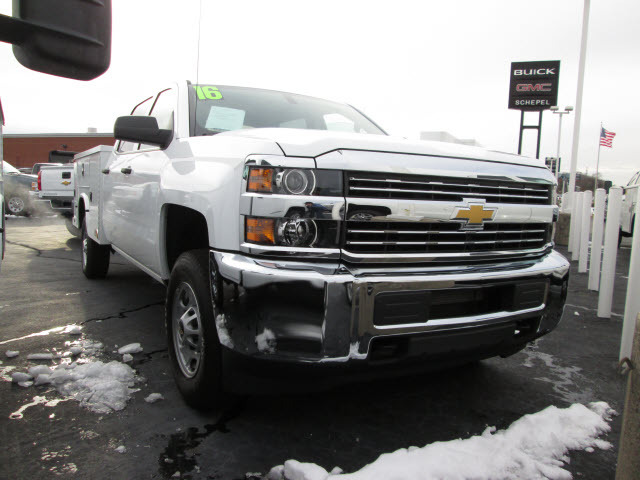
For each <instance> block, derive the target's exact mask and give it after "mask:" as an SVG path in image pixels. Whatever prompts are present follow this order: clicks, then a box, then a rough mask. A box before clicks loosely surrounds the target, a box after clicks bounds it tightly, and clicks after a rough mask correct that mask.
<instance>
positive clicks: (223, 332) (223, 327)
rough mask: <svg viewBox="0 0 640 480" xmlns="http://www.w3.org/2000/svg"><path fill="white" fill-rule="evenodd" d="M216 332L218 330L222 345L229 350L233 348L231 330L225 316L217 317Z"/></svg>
mask: <svg viewBox="0 0 640 480" xmlns="http://www.w3.org/2000/svg"><path fill="white" fill-rule="evenodd" d="M216 330H218V338H219V339H220V344H221V345H224V346H225V347H227V348H233V340H231V336H230V335H229V329H228V328H227V317H225V316H224V314H220V315H218V316H217V317H216Z"/></svg>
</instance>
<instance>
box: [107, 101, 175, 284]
mask: <svg viewBox="0 0 640 480" xmlns="http://www.w3.org/2000/svg"><path fill="white" fill-rule="evenodd" d="M176 101H177V97H176V92H175V90H174V89H166V90H163V91H161V92H160V93H159V94H158V95H157V97H156V99H155V101H154V103H153V106H152V108H151V113H150V115H151V116H153V117H156V119H157V121H158V126H159V127H160V128H164V129H170V130H173V112H174V111H175V105H176ZM169 148H171V147H169ZM120 157H121V161H120V162H119V163H118V164H117V165H115V171H114V172H112V173H114V174H115V175H114V177H113V178H117V179H118V184H117V189H118V192H117V195H116V191H115V190H114V191H113V192H112V195H114V196H115V197H114V205H115V208H118V209H119V210H120V212H119V215H121V216H122V215H124V216H125V217H126V221H125V222H122V226H123V227H124V228H126V231H121V232H119V233H118V235H119V240H118V241H119V242H120V244H119V245H118V244H116V246H118V247H119V248H121V249H122V250H123V251H124V252H125V253H127V254H128V255H130V256H131V257H132V258H133V259H135V260H137V261H138V262H140V263H142V264H143V265H144V266H145V267H147V268H149V269H151V270H152V271H154V272H156V273H159V272H160V243H161V242H160V205H159V195H160V173H161V171H162V169H163V168H164V167H165V165H166V164H167V163H168V162H169V157H168V156H167V153H166V151H165V150H162V149H160V148H159V147H157V146H155V145H144V144H142V145H140V146H139V148H138V150H136V151H135V152H132V153H128V154H124V155H121V156H120ZM114 186H115V185H114Z"/></svg>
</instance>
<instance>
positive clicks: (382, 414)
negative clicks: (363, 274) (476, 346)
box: [0, 218, 630, 480]
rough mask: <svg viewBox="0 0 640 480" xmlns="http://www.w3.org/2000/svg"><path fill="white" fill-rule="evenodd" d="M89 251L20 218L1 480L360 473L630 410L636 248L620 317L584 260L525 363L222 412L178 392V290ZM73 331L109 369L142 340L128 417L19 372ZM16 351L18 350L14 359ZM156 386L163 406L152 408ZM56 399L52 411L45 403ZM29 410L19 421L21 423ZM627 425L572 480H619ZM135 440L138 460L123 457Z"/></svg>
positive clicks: (0, 411)
mask: <svg viewBox="0 0 640 480" xmlns="http://www.w3.org/2000/svg"><path fill="white" fill-rule="evenodd" d="M560 251H561V252H563V253H566V252H564V251H563V249H560ZM79 255H80V241H79V240H78V239H76V238H75V237H72V236H71V235H70V234H69V233H68V232H67V230H66V228H65V226H64V223H63V221H62V219H59V218H45V219H34V218H10V219H8V222H7V253H6V257H5V260H4V262H3V263H2V271H1V273H0V352H2V355H0V359H1V360H2V364H1V365H0V368H1V369H2V379H3V380H4V381H2V382H0V425H2V426H1V428H0V431H1V432H2V447H3V448H2V449H0V478H3V479H4V478H12V479H21V478H25V479H26V478H29V479H32V478H50V477H55V476H58V475H62V476H70V477H76V478H87V479H102V478H104V479H107V478H108V479H113V478H122V479H134V478H135V479H138V478H140V479H141V478H158V479H163V478H193V479H201V478H202V479H245V478H261V474H266V473H267V472H268V471H269V469H270V468H271V467H273V466H275V465H279V464H282V463H283V462H284V461H285V460H287V459H290V458H295V459H297V460H299V461H304V462H314V463H317V464H319V465H322V466H323V467H325V468H327V469H331V468H332V467H334V466H335V465H338V466H340V467H341V468H342V469H344V470H345V471H346V472H350V471H355V470H358V469H360V468H362V467H363V466H364V465H366V464H368V463H370V462H372V461H373V460H375V459H376V458H377V457H378V456H379V455H380V454H381V453H384V452H391V451H394V450H396V449H398V448H403V447H409V446H412V445H417V446H424V445H426V444H429V443H431V442H435V441H443V440H450V439H455V438H460V437H462V438H465V437H468V436H471V435H477V434H479V433H481V432H482V431H483V430H484V429H485V427H486V426H487V425H493V426H496V427H497V428H498V429H501V428H506V427H508V426H509V424H511V423H512V422H513V421H515V420H517V419H518V418H520V417H522V416H523V415H524V414H527V413H534V412H538V411H540V410H542V409H544V408H546V407H548V406H549V405H555V406H558V407H566V406H568V405H570V404H572V403H576V402H579V403H584V404H586V403H588V402H592V401H606V402H608V403H609V404H610V405H611V407H613V408H614V409H615V410H616V411H618V412H619V413H622V409H623V399H624V395H623V393H624V385H625V378H624V377H622V376H620V375H619V374H618V373H617V358H618V349H619V341H620V332H621V326H622V325H621V323H622V313H623V308H624V298H625V291H626V275H627V271H628V264H629V255H630V250H629V249H628V248H624V245H623V248H622V249H621V250H620V255H619V257H618V263H617V278H616V288H615V293H614V307H613V312H614V315H613V317H612V318H611V319H610V320H604V319H598V318H597V317H596V314H595V309H596V304H597V295H596V294H594V293H589V292H588V291H587V289H586V283H587V275H586V274H578V273H577V265H572V272H571V274H572V280H571V284H570V292H569V297H568V300H567V307H566V309H565V314H564V317H563V320H562V322H561V324H560V326H559V327H558V328H557V329H556V331H554V332H552V333H551V334H550V335H547V336H546V337H544V338H543V339H541V340H539V341H538V342H537V343H536V344H535V345H532V346H530V347H529V348H527V349H526V350H525V351H523V352H520V353H518V354H516V355H514V356H512V357H509V358H507V359H500V358H498V359H491V360H486V361H483V362H481V363H479V364H474V365H472V366H466V367H461V368H456V369H453V370H447V371H441V372H437V373H432V374H428V375H420V376H413V377H406V378H398V379H392V380H380V381H376V382H370V383H366V384H358V385H348V386H344V387H340V388H335V389H332V390H330V391H324V392H320V393H312V394H297V395H296V394H287V395H273V394H271V395H254V396H250V397H244V398H239V399H237V401H236V402H235V403H234V404H233V405H231V406H230V407H228V408H227V409H226V410H224V411H213V412H209V413H201V412H197V411H194V410H192V409H190V408H189V407H187V406H186V405H185V404H184V403H183V401H182V399H181V397H180V395H179V393H178V392H177V390H176V388H175V386H174V383H173V379H172V377H171V373H170V366H169V359H168V354H167V350H166V342H165V336H164V326H163V301H164V294H165V289H164V287H163V286H162V285H160V284H159V283H157V282H155V281H154V280H152V279H151V278H150V277H148V276H147V275H145V274H144V273H142V272H140V271H139V270H137V269H136V268H134V267H132V266H129V265H128V264H127V263H126V262H125V261H124V260H123V259H121V258H119V257H117V256H114V257H113V259H112V263H111V268H110V271H109V275H108V277H107V278H106V279H105V280H101V281H89V280H87V279H86V278H85V277H84V276H83V275H82V272H81V269H80V258H79ZM574 270H575V271H574ZM69 324H78V325H82V327H83V330H82V331H83V334H82V335H83V337H84V338H87V339H90V340H93V341H99V342H102V343H103V344H104V346H105V349H104V352H103V353H102V354H101V358H104V359H105V360H110V359H120V355H117V354H116V353H113V352H114V351H115V350H116V346H122V345H125V344H129V343H132V342H139V343H141V345H142V346H143V348H144V351H143V352H142V353H138V354H135V355H134V360H133V362H132V363H131V365H132V367H133V368H135V369H136V370H137V372H138V374H139V376H141V377H143V378H144V380H143V381H140V382H139V383H138V384H137V388H139V389H140V390H139V391H138V392H136V393H135V394H134V395H133V397H132V399H131V400H130V401H129V403H128V404H127V406H126V408H124V409H123V410H121V411H119V412H114V413H110V414H96V413H94V412H91V411H89V410H87V409H85V408H82V407H81V406H80V405H79V404H78V403H77V402H75V401H61V402H59V403H57V404H55V403H56V402H55V401H53V402H51V401H52V400H55V399H60V398H61V397H60V395H59V394H57V392H56V391H55V389H53V388H51V387H50V386H47V385H43V386H38V387H36V386H32V387H28V388H23V387H20V386H18V385H16V384H15V383H11V381H10V380H11V379H10V377H9V376H8V375H9V374H10V372H11V371H12V370H14V369H16V370H21V371H24V370H25V369H26V368H27V367H28V366H30V365H33V362H30V361H29V360H27V355H28V354H29V353H39V352H53V351H59V350H61V349H64V347H65V342H67V341H69V338H68V335H66V334H64V333H62V332H60V331H50V332H49V333H46V331H48V330H51V329H54V328H56V327H64V326H66V325H69ZM43 332H44V333H43ZM6 350H18V351H19V352H20V354H19V355H18V356H17V357H15V358H6V357H5V355H4V352H5V351H6ZM54 362H55V360H54ZM40 363H42V362H40ZM153 392H158V393H161V394H162V395H163V396H164V400H162V401H159V402H156V403H147V402H145V401H144V397H146V396H148V395H149V394H150V393H153ZM34 397H44V398H45V399H46V400H38V399H35V398H34ZM44 401H48V402H50V403H49V404H44V403H38V402H44ZM29 404H34V405H32V406H28V407H26V408H24V407H25V406H27V405H29ZM54 404H55V405H54ZM18 411H20V413H21V414H22V416H21V418H11V417H12V414H14V415H13V417H16V415H15V413H16V412H18ZM620 423H621V416H618V417H615V418H614V419H613V420H612V422H611V427H612V430H611V432H610V433H609V434H608V435H606V436H605V437H604V438H605V439H606V440H608V441H610V442H611V443H613V444H614V448H613V449H610V450H598V449H596V450H595V451H594V452H591V453H588V452H584V451H579V452H571V454H570V459H571V461H570V464H569V465H568V466H567V467H566V468H567V469H568V470H569V471H570V472H571V473H572V474H573V476H574V478H581V479H598V480H602V479H613V478H614V476H615V465H616V458H617V445H618V441H619V435H620ZM121 445H124V446H125V447H126V453H122V454H121V453H118V452H117V451H116V447H118V446H121Z"/></svg>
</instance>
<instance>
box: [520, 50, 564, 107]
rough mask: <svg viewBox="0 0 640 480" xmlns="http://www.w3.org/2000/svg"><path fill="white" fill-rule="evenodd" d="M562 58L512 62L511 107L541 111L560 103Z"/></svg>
mask: <svg viewBox="0 0 640 480" xmlns="http://www.w3.org/2000/svg"><path fill="white" fill-rule="evenodd" d="M559 79H560V60H552V61H544V62H512V63H511V83H510V85H509V108H514V109H516V110H531V111H541V110H548V109H549V108H551V107H553V106H555V105H557V104H558V80H559Z"/></svg>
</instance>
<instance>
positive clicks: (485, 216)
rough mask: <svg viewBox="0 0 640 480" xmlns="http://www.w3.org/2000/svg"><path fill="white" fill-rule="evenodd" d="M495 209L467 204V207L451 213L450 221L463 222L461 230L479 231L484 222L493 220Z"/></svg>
mask: <svg viewBox="0 0 640 480" xmlns="http://www.w3.org/2000/svg"><path fill="white" fill-rule="evenodd" d="M496 211H497V209H495V208H485V206H484V205H482V204H469V207H468V208H467V207H458V208H456V209H455V211H454V212H453V216H452V217H451V219H452V220H458V221H462V222H463V224H464V225H463V227H462V228H463V229H464V228H468V229H481V228H482V226H483V225H484V222H485V221H487V220H493V217H494V216H495V214H496Z"/></svg>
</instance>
